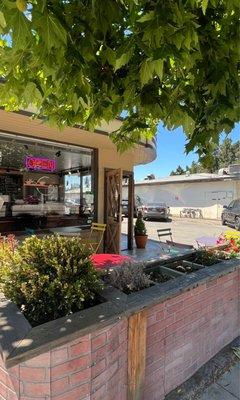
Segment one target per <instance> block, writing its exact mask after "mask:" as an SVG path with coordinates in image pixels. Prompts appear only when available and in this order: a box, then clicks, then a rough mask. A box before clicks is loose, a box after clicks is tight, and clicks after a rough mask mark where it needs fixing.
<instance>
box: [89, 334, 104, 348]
mask: <svg viewBox="0 0 240 400" xmlns="http://www.w3.org/2000/svg"><path fill="white" fill-rule="evenodd" d="M106 343H107V334H106V333H102V334H101V335H99V336H97V337H95V338H94V339H92V351H95V350H97V349H99V348H100V347H103V346H105V344H106Z"/></svg>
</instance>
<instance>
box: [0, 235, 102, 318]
mask: <svg viewBox="0 0 240 400" xmlns="http://www.w3.org/2000/svg"><path fill="white" fill-rule="evenodd" d="M4 246H5V245H4ZM7 246H8V247H7V248H6V247H4V248H5V251H4V252H2V256H1V258H0V269H1V278H0V286H1V290H2V291H3V293H4V295H5V296H6V297H7V298H8V299H10V300H12V301H13V302H14V303H15V304H17V306H18V307H19V308H20V309H21V310H22V312H23V313H24V314H25V315H26V318H27V319H28V320H29V322H30V323H31V324H32V325H39V324H41V323H44V322H47V321H50V320H53V319H55V318H58V317H62V316H65V315H68V314H71V313H73V312H75V311H78V310H81V309H83V308H86V307H88V306H91V305H94V304H96V301H97V300H98V296H99V294H100V293H101V290H102V286H103V285H102V283H101V281H100V279H99V274H98V272H97V271H96V270H95V269H94V267H93V264H92V262H91V261H90V251H89V250H88V249H87V248H86V246H83V245H82V244H81V242H80V240H79V239H78V238H66V237H60V236H46V237H45V238H37V237H36V236H31V237H29V238H27V239H26V240H25V241H24V242H23V243H22V244H21V245H19V246H18V248H17V249H14V251H9V249H10V248H11V246H12V242H11V241H9V244H8V245H7ZM12 248H13V247H12Z"/></svg>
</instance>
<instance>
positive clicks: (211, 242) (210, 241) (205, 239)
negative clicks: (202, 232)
mask: <svg viewBox="0 0 240 400" xmlns="http://www.w3.org/2000/svg"><path fill="white" fill-rule="evenodd" d="M196 242H197V244H198V245H199V246H204V247H216V246H217V245H218V239H217V238H215V237H211V236H201V237H199V238H196Z"/></svg>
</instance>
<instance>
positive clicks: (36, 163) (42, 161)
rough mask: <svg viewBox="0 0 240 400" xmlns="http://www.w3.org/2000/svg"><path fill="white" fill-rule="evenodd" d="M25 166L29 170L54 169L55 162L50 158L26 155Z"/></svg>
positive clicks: (49, 170)
mask: <svg viewBox="0 0 240 400" xmlns="http://www.w3.org/2000/svg"><path fill="white" fill-rule="evenodd" d="M25 167H26V168H27V169H28V170H30V171H46V172H53V171H56V168H57V163H56V160H53V159H50V158H41V157H32V156H27V157H26V158H25Z"/></svg>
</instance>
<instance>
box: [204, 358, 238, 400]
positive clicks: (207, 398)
mask: <svg viewBox="0 0 240 400" xmlns="http://www.w3.org/2000/svg"><path fill="white" fill-rule="evenodd" d="M236 399H238V400H240V362H239V363H238V364H236V365H234V366H233V367H232V369H231V370H230V371H228V372H226V373H225V374H223V375H222V376H221V378H220V379H218V381H217V382H216V383H213V384H212V385H211V386H209V388H208V389H207V390H206V391H205V392H204V393H203V394H202V396H201V397H198V400H236Z"/></svg>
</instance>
